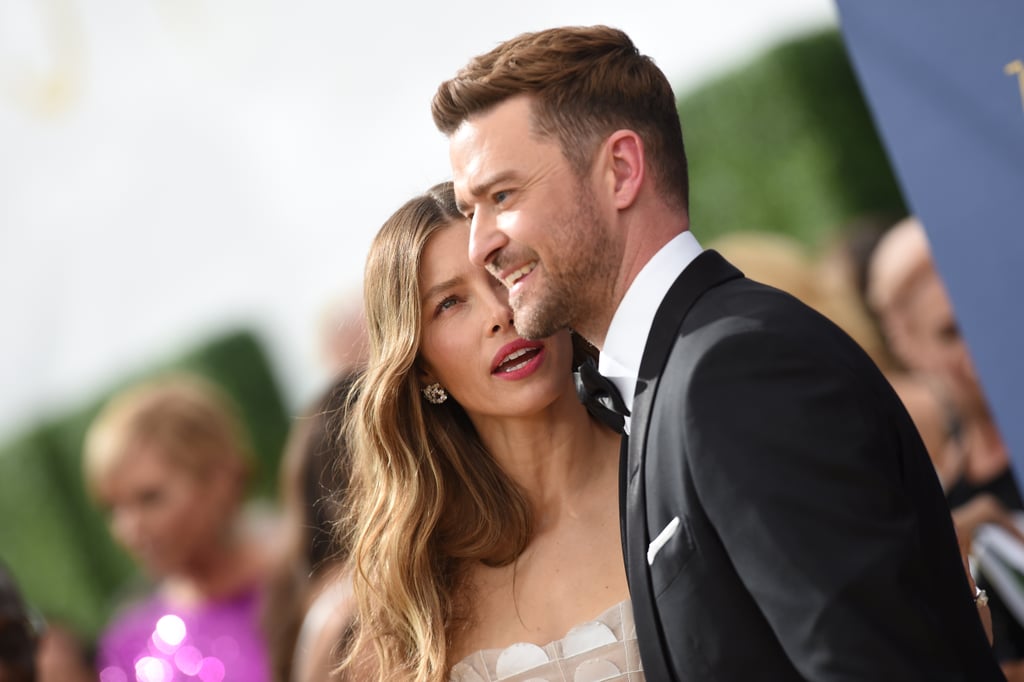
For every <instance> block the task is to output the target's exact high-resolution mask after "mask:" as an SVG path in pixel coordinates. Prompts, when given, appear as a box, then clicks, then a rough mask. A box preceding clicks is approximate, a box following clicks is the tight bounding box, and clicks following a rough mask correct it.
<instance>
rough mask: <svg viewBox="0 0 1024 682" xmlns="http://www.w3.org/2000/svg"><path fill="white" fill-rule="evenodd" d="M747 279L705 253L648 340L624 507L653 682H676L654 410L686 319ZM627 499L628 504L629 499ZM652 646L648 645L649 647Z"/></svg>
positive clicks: (668, 300) (630, 567)
mask: <svg viewBox="0 0 1024 682" xmlns="http://www.w3.org/2000/svg"><path fill="white" fill-rule="evenodd" d="M742 276H743V273H741V272H740V271H739V270H737V269H736V268H734V267H733V266H732V265H730V264H729V263H728V262H727V261H726V260H725V259H724V258H722V256H720V255H719V254H718V253H717V252H715V251H711V250H708V251H704V252H703V253H702V254H701V255H700V256H698V257H697V258H695V259H694V260H693V262H692V263H690V264H689V265H688V266H687V267H686V269H685V270H683V272H682V273H680V275H679V277H677V278H676V281H675V282H674V283H673V284H672V286H671V287H670V288H669V290H668V293H667V294H666V295H665V299H664V300H663V301H662V302H661V305H660V306H658V312H657V313H656V314H655V316H654V323H653V324H652V325H651V331H650V333H649V334H648V336H647V344H646V345H645V346H644V355H643V359H642V361H641V363H640V376H639V378H638V379H637V383H636V394H635V396H634V398H633V413H632V416H631V418H630V429H629V431H630V436H629V438H628V446H627V447H626V448H625V449H626V450H627V454H628V459H627V461H626V462H625V463H623V464H624V466H623V472H622V473H623V474H624V481H623V482H622V485H623V486H624V487H625V492H624V493H623V491H622V490H621V489H620V504H624V505H625V506H624V509H625V511H624V512H623V517H624V519H625V524H624V528H625V531H624V532H625V538H626V541H625V543H624V545H623V547H624V551H625V553H626V570H627V573H628V575H629V588H630V594H631V596H632V601H633V617H634V619H635V620H636V625H637V634H638V636H639V639H640V651H641V653H642V658H643V663H644V672H645V674H646V676H647V678H648V679H651V680H673V679H675V676H674V675H672V674H671V673H670V672H669V670H671V665H670V661H669V658H668V651H667V649H666V642H665V641H664V633H663V632H662V630H661V626H660V624H659V621H658V617H657V614H656V610H655V598H654V594H653V591H652V589H651V575H650V571H649V570H648V565H647V546H648V544H649V543H650V534H649V532H648V528H647V491H646V489H645V486H644V463H645V457H644V453H645V451H646V449H647V431H648V428H649V426H650V416H651V404H652V402H653V400H654V396H655V395H656V394H657V390H658V380H659V378H660V376H661V373H662V371H663V370H664V368H665V363H666V362H667V360H668V355H669V352H670V351H671V349H672V345H673V343H674V342H675V340H676V338H677V335H678V334H679V328H680V327H681V326H682V323H683V319H684V318H685V317H686V314H687V313H688V312H689V310H690V308H691V307H692V306H693V304H694V303H695V302H696V301H697V299H698V298H700V296H701V294H703V293H704V292H705V291H707V290H708V289H710V288H712V287H713V286H715V285H717V284H719V283H721V282H724V281H726V280H729V279H735V278H736V277H742ZM623 498H624V499H623ZM645 640H646V641H645ZM653 642H657V644H656V645H653V646H652V644H653Z"/></svg>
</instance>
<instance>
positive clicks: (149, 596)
mask: <svg viewBox="0 0 1024 682" xmlns="http://www.w3.org/2000/svg"><path fill="white" fill-rule="evenodd" d="M837 235H838V236H837V237H836V238H834V239H833V240H832V241H830V242H829V243H827V244H825V245H823V246H822V248H820V249H818V250H817V251H812V250H810V249H809V248H808V247H807V246H806V245H804V244H802V243H800V242H798V241H795V240H793V239H790V238H788V237H785V236H782V235H779V234H774V233H762V232H746V233H743V232H736V233H732V234H729V235H728V236H726V237H723V238H720V239H718V240H716V241H714V242H712V243H708V244H705V246H706V247H707V248H713V249H716V250H718V251H719V252H721V253H722V254H723V255H724V256H726V258H728V259H729V260H730V261H732V262H733V263H734V264H736V265H737V266H738V267H739V268H740V269H741V270H743V271H744V273H745V274H746V275H747V276H748V277H750V278H752V279H755V280H759V281H762V282H765V283H767V284H770V285H772V286H775V287H778V288H780V289H783V290H785V291H787V292H789V293H791V294H793V295H795V296H796V297H798V298H800V299H801V300H803V301H804V302H805V303H807V304H809V305H810V306H811V307H813V308H815V309H817V310H818V311H819V312H820V313H822V314H823V315H825V316H827V317H829V318H831V319H832V320H833V321H834V322H836V323H837V324H838V325H839V326H840V327H842V328H843V329H845V330H846V331H847V332H848V333H849V334H850V335H851V336H852V337H853V338H854V339H855V340H857V341H858V342H859V343H860V345H861V346H862V347H863V348H864V349H865V350H866V351H867V352H868V354H869V355H870V356H871V357H872V358H873V359H874V360H875V362H876V363H877V364H878V365H879V367H881V368H882V370H883V371H884V372H885V373H886V375H887V376H888V378H889V380H890V382H891V383H892V385H893V386H894V388H895V389H896V391H897V393H898V394H899V396H900V397H901V399H902V401H903V403H904V405H905V406H906V408H907V410H908V411H909V413H910V415H911V417H912V418H913V421H914V423H915V424H916V425H917V427H918V430H919V431H920V434H921V437H922V439H923V441H924V443H925V444H926V446H927V449H928V452H929V454H930V455H931V457H932V460H933V463H934V465H935V470H936V472H937V474H938V477H939V480H940V482H941V483H942V486H943V488H944V490H945V492H946V495H947V500H948V502H949V505H950V508H951V510H952V514H953V518H954V524H955V526H956V529H957V533H958V536H959V539H960V542H961V546H962V551H963V553H964V555H965V557H967V556H969V555H970V553H971V543H972V538H973V537H974V535H975V533H976V531H977V530H978V528H980V527H981V526H983V525H984V524H991V523H994V524H998V525H1000V526H1002V527H1004V528H1005V529H1007V530H1008V531H1009V532H1010V533H1012V534H1014V535H1016V536H1018V537H1021V534H1020V531H1019V530H1018V529H1017V527H1016V525H1015V524H1014V523H1013V520H1012V512H1014V511H1017V510H1021V509H1024V503H1022V500H1021V496H1020V493H1019V490H1018V487H1017V485H1016V483H1015V481H1014V478H1013V476H1012V473H1011V470H1010V462H1009V457H1008V453H1007V450H1006V447H1005V445H1004V443H1003V441H1002V440H1001V438H1000V434H999V431H998V428H997V427H996V424H995V423H994V421H993V418H992V414H991V412H990V410H989V406H988V404H987V403H986V399H985V395H984V392H983V390H982V387H981V385H980V383H979V380H978V377H977V375H976V374H975V371H974V367H973V364H972V362H971V357H970V352H969V349H968V347H967V345H966V343H965V341H964V339H963V338H962V336H961V335H960V331H959V328H958V326H957V321H956V316H955V314H954V310H953V306H952V303H951V301H950V298H949V296H948V294H947V292H946V289H945V287H944V284H943V281H942V277H941V275H940V273H939V272H938V270H937V268H936V266H935V263H934V262H933V260H932V257H931V252H930V249H929V244H928V238H927V234H926V231H925V229H924V228H923V226H922V225H921V224H920V222H919V221H918V220H916V219H915V218H913V217H908V218H905V219H902V220H899V221H892V220H885V219H865V220H861V221H857V222H854V223H851V224H850V225H848V226H846V227H845V228H844V229H841V230H839V231H837ZM323 328H324V330H325V331H326V333H325V335H324V338H325V342H324V344H323V348H324V358H325V363H326V365H327V371H326V372H325V376H327V377H328V379H327V380H326V381H325V388H324V389H323V392H322V395H320V396H319V397H318V398H317V399H316V400H314V401H313V402H312V404H310V405H309V406H308V408H307V409H306V410H305V411H304V412H303V414H302V415H301V416H299V417H298V418H296V419H295V420H294V423H293V429H292V434H291V437H290V438H289V440H288V443H287V446H286V449H285V452H284V453H283V454H282V457H281V469H280V472H279V476H278V479H279V485H280V488H279V498H278V501H277V502H278V504H277V514H276V515H275V518H274V521H273V522H272V523H271V524H269V525H268V524H266V523H263V522H261V523H255V522H253V521H252V519H251V518H250V515H249V514H248V507H247V506H246V500H245V490H246V480H247V476H248V473H249V466H250V454H249V452H248V446H247V443H246V436H245V427H244V425H243V424H241V423H240V420H239V419H238V417H237V415H236V414H235V410H234V409H233V407H232V405H231V404H230V401H228V400H227V399H226V398H225V397H224V395H222V394H221V392H220V391H219V389H218V387H217V386H215V385H213V384H211V383H209V382H208V381H206V380H204V379H202V378H200V377H197V376H184V375H170V376H161V377H159V378H157V379H155V380H151V381H148V382H146V383H144V384H140V385H137V386H134V387H131V388H130V389H128V390H126V391H124V392H122V393H121V394H119V395H117V396H116V397H115V398H114V399H113V400H112V401H110V403H109V404H108V405H107V406H106V408H105V409H104V410H103V411H102V413H101V414H100V415H99V417H98V418H97V419H96V421H95V422H94V423H93V424H92V427H91V428H90V431H89V435H88V438H87V441H86V444H85V447H84V451H83V470H84V472H85V480H86V482H87V486H88V492H89V494H90V496H91V498H92V499H93V500H94V502H95V504H96V505H97V506H98V507H99V508H101V509H102V510H103V511H104V512H105V514H106V515H107V518H108V520H109V528H110V532H111V534H112V535H113V537H114V538H115V539H116V540H117V541H118V542H119V543H120V544H121V545H122V546H123V547H124V548H125V549H126V550H127V551H128V552H129V554H130V555H131V556H132V558H133V559H134V560H135V561H136V562H137V564H138V566H139V568H140V569H141V571H142V572H143V573H144V574H145V576H147V578H148V583H147V588H146V589H145V590H144V591H142V592H140V593H138V594H132V595H131V596H130V597H126V598H125V600H124V603H123V604H121V605H119V607H118V609H117V611H116V614H115V616H114V617H113V619H112V620H111V621H110V623H109V624H108V625H107V627H106V628H105V629H104V631H103V633H102V634H101V636H100V637H99V638H98V640H97V641H96V642H89V641H83V638H82V637H79V636H77V635H76V633H74V632H73V631H72V630H70V629H69V628H66V627H64V626H63V625H62V624H61V623H60V622H57V621H50V620H48V619H47V618H46V614H40V613H37V612H36V611H34V610H33V608H32V605H31V604H29V603H27V602H26V601H25V599H24V598H23V597H22V595H21V594H20V592H19V589H18V586H17V584H16V582H15V580H14V578H13V577H12V576H11V575H10V574H9V572H7V571H6V570H3V567H2V566H0V599H2V601H0V681H2V682H21V681H28V680H39V681H40V682H78V681H80V680H81V681H85V680H92V681H95V680H99V681H100V682H128V681H133V680H141V681H143V682H167V681H169V680H171V679H175V672H174V671H175V670H177V671H180V672H181V673H182V674H184V675H191V676H194V677H195V678H196V679H202V680H204V682H219V681H220V680H232V679H234V680H246V681H248V682H263V681H264V680H266V681H270V680H273V681H275V682H285V681H288V680H292V681H295V682H305V681H310V680H323V679H327V678H328V676H329V672H330V670H331V669H332V667H334V666H335V665H336V664H337V660H336V658H335V657H336V656H337V650H338V643H339V642H340V641H342V639H343V638H344V636H345V632H346V629H347V628H348V627H349V625H350V620H351V619H350V614H349V613H348V612H347V611H346V608H347V607H346V606H345V605H346V604H349V603H350V602H351V599H350V592H351V585H350V584H349V583H348V581H347V580H346V577H345V572H344V570H343V569H344V565H345V559H346V556H347V547H346V546H345V541H344V540H342V538H344V533H343V532H341V531H340V529H338V528H337V527H336V524H337V522H338V520H339V519H341V518H343V516H342V514H341V512H340V509H341V505H342V504H343V503H344V501H345V492H346V490H347V488H348V480H349V476H348V475H349V468H348V457H347V450H346V447H345V444H344V442H343V437H342V434H343V429H342V425H343V423H344V421H345V416H346V411H347V410H348V408H349V407H350V406H351V404H352V400H353V399H354V395H353V392H352V390H351V389H352V385H353V378H354V377H355V376H356V375H357V374H358V373H359V371H360V370H361V368H362V366H363V363H364V362H365V359H366V352H367V349H366V339H365V327H364V323H363V319H362V314H361V306H360V305H359V303H358V301H353V300H344V301H340V302H338V303H337V304H336V305H334V306H333V307H332V309H331V312H330V314H328V315H326V316H325V319H324V324H323ZM356 503H358V502H356ZM1021 539H1022V541H1024V537H1021ZM976 578H977V579H978V582H979V584H980V585H981V586H982V587H984V588H986V589H987V590H988V591H989V594H990V597H991V601H990V607H991V612H992V620H993V631H994V647H995V652H996V655H997V658H998V659H999V660H1000V662H1001V664H1002V666H1003V669H1004V672H1006V674H1007V677H1008V679H1010V680H1015V679H1024V629H1022V626H1021V624H1020V623H1019V622H1018V621H1017V619H1016V618H1015V617H1014V616H1013V615H1012V613H1011V612H1010V611H1009V610H1008V609H1007V608H1006V606H1005V604H1003V602H1002V600H1001V599H1000V597H999V594H998V591H996V590H994V589H993V588H992V586H991V585H988V584H987V583H986V581H985V579H984V576H982V575H978V576H976ZM186 638H187V642H188V645H187V646H183V645H182V642H184V641H186Z"/></svg>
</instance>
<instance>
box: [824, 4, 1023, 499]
mask: <svg viewBox="0 0 1024 682" xmlns="http://www.w3.org/2000/svg"><path fill="white" fill-rule="evenodd" d="M837 4H838V6H839V14H840V23H841V26H842V31H843V35H844V38H845V40H846V44H847V49H848V51H849V53H850V58H851V60H852V62H853V65H854V68H855V70H856V72H857V74H858V77H859V79H860V82H861V87H862V89H863V90H864V95H865V97H866V98H867V100H868V103H869V105H870V107H871V110H872V112H873V114H874V117H875V122H876V124H877V126H878V129H879V133H880V134H881V137H882V140H883V142H884V143H885V145H886V148H887V149H888V152H889V157H890V159H891V161H892V163H893V166H894V169H895V171H896V174H897V177H898V178H899V181H900V184H901V186H902V188H903V192H904V195H905V197H906V200H907V203H908V205H909V206H910V207H911V209H912V210H913V212H914V213H916V214H917V215H918V216H919V217H920V219H921V221H922V222H923V224H924V226H925V229H926V231H927V232H928V235H929V238H930V240H931V242H932V246H933V251H934V255H935V260H936V263H937V265H938V268H939V272H940V273H941V274H942V277H943V279H944V280H945V282H946V284H947V287H948V289H949V292H950V296H951V298H952V300H953V304H954V307H955V309H956V314H957V318H958V320H959V322H960V325H961V327H962V331H963V334H964V337H965V338H966V340H967V343H968V346H969V347H970V349H971V354H972V357H973V359H974V362H975V365H976V367H977V371H978V374H979V376H980V377H981V381H982V384H983V386H984V388H985V393H986V395H987V396H988V399H989V402H990V404H991V407H992V409H993V412H994V413H995V418H996V422H997V423H998V425H999V427H1000V429H1001V431H1002V434H1003V437H1004V439H1005V441H1006V443H1007V446H1008V447H1009V451H1010V455H1011V457H1012V459H1013V465H1014V472H1015V474H1016V476H1017V480H1018V481H1019V482H1021V483H1024V229H1022V228H1024V220H1022V216H1024V2H1022V0H928V1H925V0H837Z"/></svg>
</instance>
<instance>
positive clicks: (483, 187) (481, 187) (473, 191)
mask: <svg viewBox="0 0 1024 682" xmlns="http://www.w3.org/2000/svg"><path fill="white" fill-rule="evenodd" d="M515 175H516V173H515V171H512V170H504V171H501V172H500V173H497V174H496V175H492V176H491V177H489V178H487V179H485V180H482V181H480V182H478V183H476V184H472V185H469V187H467V188H466V190H467V191H468V192H469V196H471V197H480V196H484V195H486V194H488V193H489V192H490V189H491V188H492V187H494V186H495V185H497V184H500V183H503V182H507V181H509V180H511V179H513V178H514V177H515ZM455 205H456V206H457V207H458V209H459V212H460V213H462V214H463V215H465V214H466V213H468V212H469V210H470V206H469V205H467V204H466V203H465V202H464V201H462V200H456V202H455Z"/></svg>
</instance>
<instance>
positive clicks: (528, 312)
mask: <svg viewBox="0 0 1024 682" xmlns="http://www.w3.org/2000/svg"><path fill="white" fill-rule="evenodd" d="M594 205H595V202H594V201H593V199H592V195H591V193H590V190H589V188H587V187H586V186H585V184H583V183H582V182H581V183H579V184H578V186H577V188H576V192H575V197H574V200H573V201H572V203H571V205H570V210H569V211H568V212H567V213H566V215H564V216H560V217H559V218H558V219H557V221H556V225H557V230H558V232H559V235H560V236H561V237H562V238H561V239H557V240H554V241H555V242H556V243H559V244H561V245H562V246H561V250H560V256H561V262H560V263H549V262H542V264H541V266H540V267H542V268H543V272H544V274H545V275H546V276H547V279H546V281H545V290H544V291H542V292H532V300H531V301H523V300H522V297H521V296H520V297H514V298H512V299H511V300H510V304H511V306H512V310H513V311H514V312H515V325H516V331H517V332H518V333H519V334H520V336H523V337H524V338H527V339H542V338H546V337H548V336H551V335H552V334H554V333H556V332H558V331H560V330H562V329H566V328H587V327H589V326H590V325H589V324H588V323H590V322H592V321H593V320H594V319H595V318H597V317H598V316H601V315H603V314H604V313H605V312H606V311H605V310H604V307H605V306H607V305H609V302H610V301H611V297H612V292H613V289H614V286H615V277H616V274H617V272H616V265H615V264H616V262H617V258H616V253H615V252H616V249H617V248H618V247H617V246H616V245H615V244H613V243H612V240H611V237H610V235H609V234H608V230H607V229H605V225H603V224H602V220H601V217H600V215H599V214H598V213H597V211H595V210H594ZM552 265H556V266H558V269H557V270H554V269H552V267H551V266H552Z"/></svg>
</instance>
